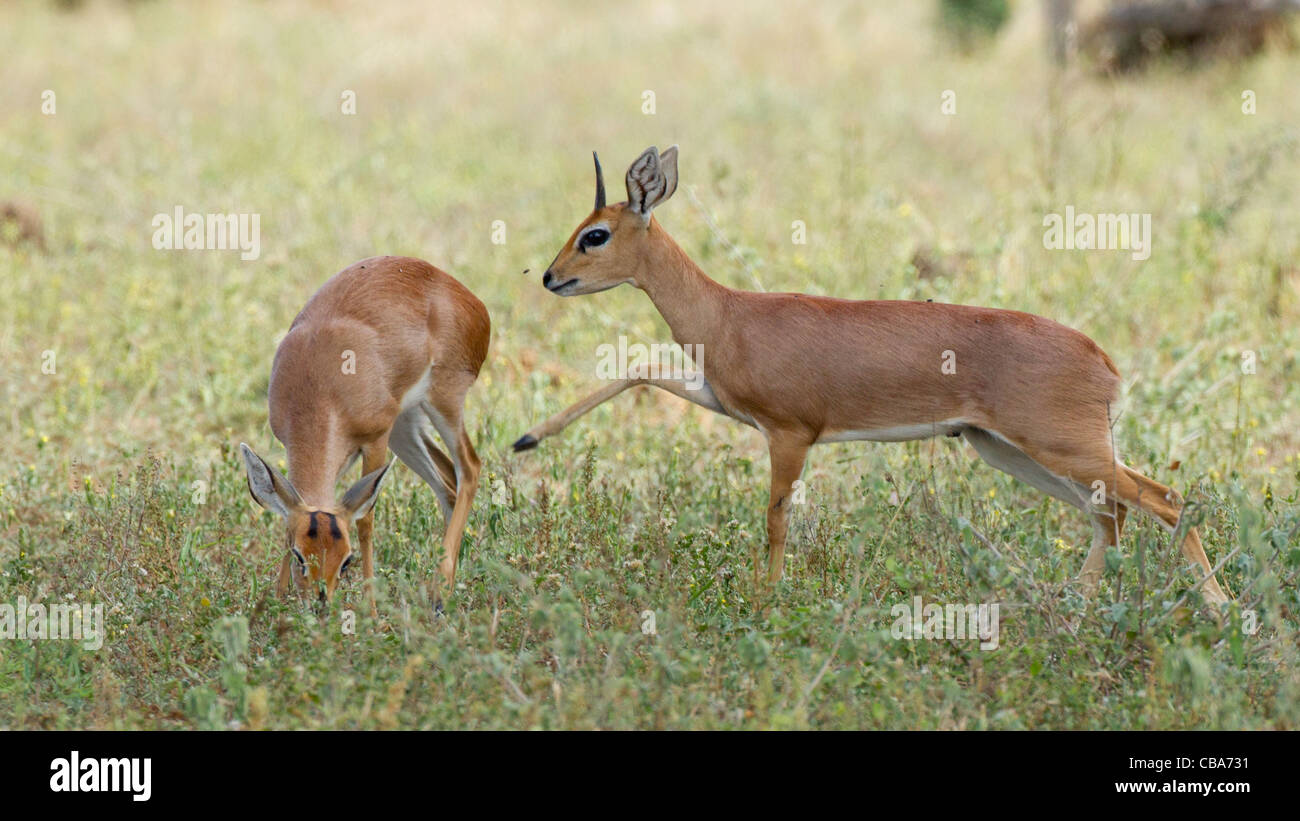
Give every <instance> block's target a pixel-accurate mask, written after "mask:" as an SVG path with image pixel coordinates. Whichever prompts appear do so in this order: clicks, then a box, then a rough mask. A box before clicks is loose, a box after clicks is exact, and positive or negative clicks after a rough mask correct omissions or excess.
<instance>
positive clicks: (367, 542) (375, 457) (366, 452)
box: [357, 436, 388, 618]
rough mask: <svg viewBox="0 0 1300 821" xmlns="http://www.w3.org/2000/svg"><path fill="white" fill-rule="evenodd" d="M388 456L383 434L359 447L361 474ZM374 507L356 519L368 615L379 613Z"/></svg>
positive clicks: (381, 464)
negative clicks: (376, 592) (376, 585)
mask: <svg viewBox="0 0 1300 821" xmlns="http://www.w3.org/2000/svg"><path fill="white" fill-rule="evenodd" d="M387 458H388V437H387V436H383V437H380V438H379V439H377V440H375V441H374V442H371V443H370V444H369V445H366V446H365V447H363V448H362V449H361V475H362V476H365V475H366V474H368V473H370V472H371V471H375V470H379V469H380V468H381V467H383V466H384V462H385V461H386V460H387ZM374 532H375V509H374V507H371V508H370V510H367V511H366V515H364V516H362V517H361V518H360V519H357V537H358V538H359V540H360V542H361V578H362V581H361V585H362V587H363V588H364V589H365V593H366V600H367V601H368V602H369V604H370V617H371V618H375V617H377V616H378V615H379V608H378V607H377V606H376V604H375V553H374V548H375V544H374Z"/></svg>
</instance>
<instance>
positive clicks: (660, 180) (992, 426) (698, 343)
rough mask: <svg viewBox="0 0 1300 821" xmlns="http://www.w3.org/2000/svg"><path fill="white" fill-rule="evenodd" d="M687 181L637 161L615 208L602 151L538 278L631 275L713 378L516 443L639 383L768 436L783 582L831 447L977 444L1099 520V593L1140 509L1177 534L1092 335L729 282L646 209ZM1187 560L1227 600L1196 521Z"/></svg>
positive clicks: (1174, 512)
mask: <svg viewBox="0 0 1300 821" xmlns="http://www.w3.org/2000/svg"><path fill="white" fill-rule="evenodd" d="M676 189H677V146H673V147H672V148H669V149H668V150H667V151H665V152H664V153H663V154H662V155H661V154H660V153H659V152H658V151H657V150H656V149H655V148H648V149H646V151H645V153H644V154H642V155H641V156H640V157H639V158H637V160H636V162H634V163H632V167H631V168H629V169H628V172H627V202H621V203H617V204H615V205H606V204H605V186H604V180H603V178H602V176H601V170H600V160H599V159H597V160H596V208H595V210H594V211H592V213H591V215H590V216H588V217H587V218H586V219H585V220H583V221H582V223H581V224H580V225H579V226H578V228H577V230H576V231H574V232H573V235H572V236H571V237H569V241H568V242H567V243H565V245H564V247H563V248H562V249H561V250H560V253H559V254H558V255H557V256H556V258H555V261H554V262H552V263H551V267H550V269H549V270H547V272H546V275H545V276H544V277H543V278H542V284H544V285H545V286H546V287H547V288H548V289H549V290H550V291H551V292H552V293H555V294H559V295H560V296H577V295H578V294H594V293H596V292H597V291H604V290H606V289H608V288H613V287H614V286H616V285H621V284H623V283H625V282H627V283H631V284H632V285H634V286H636V287H637V288H640V289H641V290H643V291H645V292H646V294H647V295H648V296H649V297H650V299H651V301H652V302H654V305H655V308H657V309H658V310H659V313H660V314H661V315H663V318H664V320H665V321H666V322H667V323H668V327H669V328H670V329H671V330H672V334H673V339H674V340H675V341H676V342H677V343H678V344H679V345H681V346H682V347H683V348H686V349H687V350H696V351H703V352H704V353H706V354H707V356H706V357H704V359H705V360H706V361H705V362H697V363H696V365H697V367H699V368H700V369H701V370H702V372H703V381H702V382H701V381H700V380H699V379H698V374H692V378H691V379H690V380H689V381H688V380H686V379H679V378H660V377H659V376H658V375H657V374H656V373H655V372H654V371H652V370H650V369H649V368H647V367H643V368H641V369H639V370H638V371H637V372H636V373H634V374H631V375H630V378H627V379H622V380H619V381H617V382H614V383H613V384H611V385H609V387H607V388H605V389H603V390H601V391H597V392H596V393H593V394H592V395H591V396H589V397H587V398H586V399H584V400H582V401H581V402H578V403H577V404H575V405H574V406H572V407H571V408H569V409H568V410H565V411H563V412H561V413H558V414H556V415H555V416H553V417H551V418H550V419H547V420H546V421H545V422H543V423H542V424H540V425H538V426H537V427H535V428H533V429H532V430H531V431H529V432H528V433H527V434H525V435H524V436H523V437H521V438H520V439H519V440H518V441H517V442H515V445H514V447H515V450H517V451H518V450H528V449H529V448H532V447H535V446H536V445H537V443H538V442H540V441H541V440H542V439H545V438H546V437H548V436H553V435H555V434H557V433H559V432H560V431H561V430H563V429H564V428H565V427H566V426H567V425H568V424H569V423H571V422H573V421H574V420H575V419H577V418H578V417H579V416H581V415H583V414H584V413H586V412H587V411H590V410H591V409H592V408H595V407H596V406H597V405H599V404H601V403H602V402H605V401H606V400H608V399H610V398H611V397H613V396H614V395H616V394H618V393H619V392H620V391H623V390H625V389H627V388H629V387H632V386H634V385H654V386H655V387H658V388H662V389H664V390H666V391H668V392H669V393H673V394H675V395H677V396H680V397H682V398H683V399H686V400H689V401H691V402H694V403H695V404H697V405H700V406H702V407H705V408H708V409H709V410H712V411H716V412H717V413H721V414H724V415H726V416H730V417H731V418H733V419H736V420H738V421H740V422H743V423H745V424H747V425H750V426H751V427H754V428H757V429H758V430H759V431H760V432H761V433H762V434H763V435H764V436H765V437H766V438H767V443H768V448H769V451H770V457H771V468H772V493H771V502H770V504H769V506H768V508H767V537H768V548H769V555H768V579H769V581H773V582H774V581H776V580H778V579H780V578H781V574H782V569H783V565H784V559H785V540H786V527H787V524H788V521H789V513H790V511H789V507H790V504H789V501H790V493H791V488H792V485H793V484H794V482H795V481H796V480H797V479H798V478H799V474H800V473H801V472H802V470H803V466H804V460H805V459H806V458H807V456H808V449H809V448H810V447H812V446H813V445H815V444H818V443H820V442H844V441H848V440H853V439H867V440H871V441H878V442H901V441H908V440H913V439H923V438H928V437H931V436H937V435H940V434H944V435H947V436H964V437H966V440H967V441H969V442H970V443H971V445H972V446H973V447H974V448H975V450H976V452H978V453H979V455H980V456H982V457H984V459H985V460H986V461H987V462H989V463H990V464H991V465H993V466H994V467H997V468H999V469H1001V470H1004V471H1006V472H1007V473H1010V474H1011V475H1013V476H1016V477H1018V478H1020V479H1021V480H1023V481H1025V482H1028V483H1029V484H1031V485H1033V486H1034V487H1036V488H1038V489H1039V490H1041V491H1043V492H1045V493H1048V494H1050V495H1052V496H1055V497H1056V498H1058V499H1062V500H1064V501H1066V502H1069V503H1070V504H1072V505H1075V506H1077V507H1079V508H1080V509H1082V510H1083V511H1084V512H1086V513H1088V514H1089V515H1090V516H1091V517H1092V521H1093V523H1094V528H1095V537H1094V539H1093V542H1092V549H1091V550H1090V551H1089V553H1088V557H1087V559H1086V560H1085V561H1084V564H1083V570H1082V572H1081V574H1080V582H1081V587H1082V589H1083V591H1084V593H1085V594H1086V595H1089V596H1091V595H1093V594H1094V593H1095V592H1096V588H1097V584H1098V583H1099V581H1100V579H1101V574H1102V570H1103V568H1104V565H1105V555H1106V548H1107V547H1108V546H1112V545H1116V544H1118V541H1119V534H1120V530H1121V528H1122V527H1123V525H1124V516H1125V514H1126V513H1127V507H1128V506H1130V505H1131V506H1134V507H1137V508H1140V509H1142V510H1144V511H1146V512H1148V513H1150V514H1152V515H1154V516H1155V517H1156V518H1157V519H1159V520H1160V522H1161V523H1162V524H1163V525H1164V526H1165V527H1166V528H1168V529H1169V530H1171V531H1176V529H1177V527H1178V519H1179V515H1180V514H1181V512H1182V504H1181V502H1180V501H1179V500H1178V499H1177V498H1176V497H1175V495H1174V493H1173V491H1171V490H1170V489H1169V488H1167V487H1165V486H1164V485H1162V484H1160V483H1159V482H1156V481H1153V480H1151V479H1148V478H1147V477H1146V476H1143V475H1142V474H1141V473H1138V472H1137V471H1136V470H1133V469H1132V468H1129V467H1127V466H1126V465H1124V464H1122V463H1121V462H1119V461H1118V460H1117V459H1116V458H1115V456H1114V453H1113V451H1112V448H1111V437H1110V425H1111V421H1112V408H1113V406H1114V403H1115V400H1116V398H1117V393H1118V388H1119V375H1118V371H1116V369H1115V365H1114V363H1112V362H1111V360H1110V358H1109V357H1107V356H1106V354H1105V353H1103V352H1102V351H1101V349H1100V348H1098V347H1097V345H1096V344H1095V343H1094V342H1093V341H1092V340H1091V339H1089V338H1088V337H1086V336H1084V335H1083V334H1081V333H1079V332H1077V331H1074V330H1071V329H1069V328H1066V327H1064V326H1062V325H1058V324H1057V323H1055V322H1053V321H1051V320H1049V319H1043V318H1042V317H1037V316H1031V315H1030V314H1024V313H1020V312H1018V311H1004V310H997V309H993V308H977V307H972V306H964V305H944V304H939V303H930V302H903V301H890V302H878V301H867V302H858V301H849V300H844V299H832V298H828V297H819V296H808V295H806V294H768V293H751V292H747V291H735V290H732V289H731V288H727V287H725V286H723V285H719V284H718V283H716V282H714V281H713V280H711V279H709V278H708V277H707V276H706V275H705V274H704V272H703V271H701V270H700V269H699V267H698V266H696V265H695V263H694V262H692V261H691V259H690V257H688V256H687V255H686V253H685V252H684V251H682V249H681V248H679V247H678V246H677V243H675V242H673V240H672V238H670V237H669V236H668V234H667V233H666V232H665V231H664V229H663V228H661V227H660V226H659V223H658V221H656V220H655V218H654V216H653V215H652V213H651V212H652V211H653V209H654V208H655V207H656V206H658V205H661V204H663V203H664V202H665V201H666V200H667V199H668V198H669V197H671V196H672V195H673V191H675V190H676ZM687 346H694V347H693V348H691V347H687ZM692 388H698V389H696V390H692ZM1103 491H1104V492H1103ZM1182 550H1183V555H1184V556H1186V557H1187V559H1188V561H1190V562H1192V563H1193V565H1195V567H1196V568H1199V572H1198V575H1201V574H1203V576H1202V578H1201V582H1200V583H1202V584H1203V592H1204V595H1205V598H1206V599H1207V600H1208V601H1211V602H1215V603H1219V602H1224V601H1227V598H1228V597H1227V596H1226V595H1225V594H1224V592H1223V589H1222V588H1221V587H1219V583H1218V581H1217V580H1216V579H1215V578H1214V574H1213V568H1211V567H1210V563H1209V560H1208V559H1206V557H1205V550H1204V549H1203V548H1202V547H1201V540H1200V538H1199V537H1198V536H1197V533H1196V531H1195V530H1194V529H1188V530H1187V531H1186V533H1185V535H1184V538H1183V544H1182Z"/></svg>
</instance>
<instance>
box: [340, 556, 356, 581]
mask: <svg viewBox="0 0 1300 821" xmlns="http://www.w3.org/2000/svg"><path fill="white" fill-rule="evenodd" d="M352 558H353V557H352V555H351V554H349V555H348V557H347V558H346V559H344V560H343V564H341V565H339V578H340V579H341V578H343V574H344V573H346V572H348V568H349V567H351V566H352Z"/></svg>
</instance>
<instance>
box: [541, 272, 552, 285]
mask: <svg viewBox="0 0 1300 821" xmlns="http://www.w3.org/2000/svg"><path fill="white" fill-rule="evenodd" d="M551 279H552V277H551V272H550V271H547V272H546V273H544V274H542V284H543V285H545V286H546V287H547V288H549V287H551Z"/></svg>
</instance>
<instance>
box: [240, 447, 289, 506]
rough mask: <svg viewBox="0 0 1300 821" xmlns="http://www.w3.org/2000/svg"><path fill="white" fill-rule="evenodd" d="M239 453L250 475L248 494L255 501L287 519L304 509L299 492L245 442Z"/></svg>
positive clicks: (245, 470)
mask: <svg viewBox="0 0 1300 821" xmlns="http://www.w3.org/2000/svg"><path fill="white" fill-rule="evenodd" d="M239 452H240V453H242V454H243V455H244V472H245V473H247V474H248V492H249V493H251V494H253V499H254V500H256V502H257V503H258V504H259V505H261V506H262V507H264V508H266V509H267V510H269V511H271V512H272V513H279V514H280V515H281V516H285V517H287V516H288V515H289V511H290V510H293V509H295V508H299V507H302V499H301V498H299V496H298V491H296V490H294V489H293V485H291V484H289V480H288V479H286V478H284V477H283V476H281V475H280V471H278V470H276V469H275V468H273V467H271V466H270V465H268V464H267V463H266V461H265V460H264V459H262V457H261V456H258V455H257V454H256V453H254V452H253V449H252V448H250V447H249V446H248V445H245V444H244V443H243V442H240V443H239Z"/></svg>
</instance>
